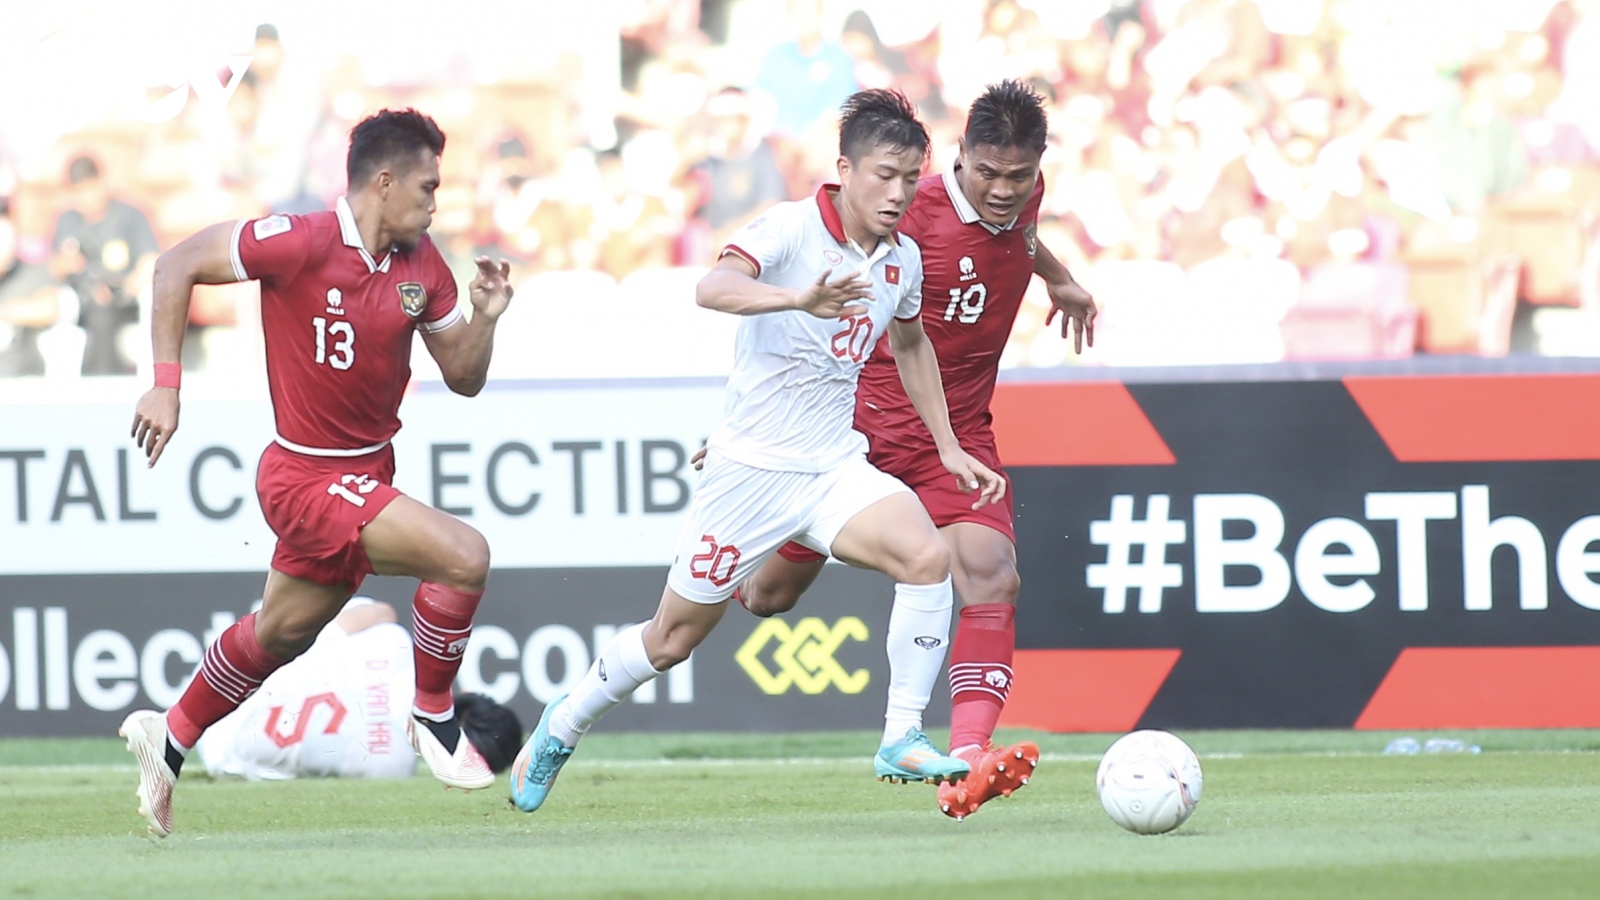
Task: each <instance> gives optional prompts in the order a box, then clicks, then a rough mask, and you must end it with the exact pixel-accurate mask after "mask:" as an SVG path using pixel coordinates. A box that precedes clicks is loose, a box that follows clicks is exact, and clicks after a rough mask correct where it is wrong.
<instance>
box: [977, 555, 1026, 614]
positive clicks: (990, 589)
mask: <svg viewBox="0 0 1600 900" xmlns="http://www.w3.org/2000/svg"><path fill="white" fill-rule="evenodd" d="M967 581H968V583H969V584H970V585H971V587H972V595H973V596H972V597H971V598H970V599H969V598H965V597H963V598H962V600H963V601H964V602H965V603H967V604H975V603H1011V604H1015V603H1016V602H1017V592H1018V591H1019V590H1021V588H1022V576H1021V575H1019V574H1017V567H1016V566H1014V565H1012V564H1011V561H1010V560H1006V562H1005V563H1004V564H1003V565H999V566H995V567H993V568H990V569H988V570H985V571H982V572H973V571H970V570H969V571H968V572H967Z"/></svg>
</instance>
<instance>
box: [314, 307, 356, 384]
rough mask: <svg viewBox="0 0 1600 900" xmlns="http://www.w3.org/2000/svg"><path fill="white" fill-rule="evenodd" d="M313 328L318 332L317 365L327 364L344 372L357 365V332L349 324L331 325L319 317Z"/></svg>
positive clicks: (315, 319)
mask: <svg viewBox="0 0 1600 900" xmlns="http://www.w3.org/2000/svg"><path fill="white" fill-rule="evenodd" d="M311 327H312V328H315V329H316V331H317V355H316V359H317V365H319V366H320V365H322V364H323V363H327V364H328V365H330V366H333V367H334V368H335V369H338V370H340V371H341V372H342V371H344V370H345V369H348V368H350V366H352V365H353V364H354V363H355V361H356V330H355V328H353V327H351V325H350V323H349V322H345V321H342V320H340V321H334V322H332V323H329V322H328V320H327V319H325V318H323V317H322V316H317V317H315V318H313V319H312V320H311ZM330 344H331V346H330Z"/></svg>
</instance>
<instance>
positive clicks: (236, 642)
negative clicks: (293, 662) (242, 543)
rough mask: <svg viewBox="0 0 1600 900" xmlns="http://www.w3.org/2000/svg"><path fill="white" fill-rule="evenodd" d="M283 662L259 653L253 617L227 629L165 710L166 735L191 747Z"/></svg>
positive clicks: (259, 646)
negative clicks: (198, 670) (194, 674)
mask: <svg viewBox="0 0 1600 900" xmlns="http://www.w3.org/2000/svg"><path fill="white" fill-rule="evenodd" d="M285 662H287V660H282V659H278V658H277V657H274V656H272V655H270V654H268V653H267V651H265V650H263V649H261V643H260V642H259V641H257V640H256V614H255V613H251V614H250V615H248V616H245V617H244V618H242V619H240V620H239V621H237V622H235V623H233V624H232V625H230V626H228V629H227V630H226V631H224V632H222V634H221V636H219V637H218V638H217V639H216V640H215V641H213V642H212V644H211V646H210V647H209V648H207V649H206V655H205V659H204V660H203V661H202V662H201V663H200V672H199V674H197V675H196V676H195V678H194V681H192V682H190V683H189V689H188V690H186V691H184V692H183V696H182V697H180V698H178V703H177V705H175V706H173V707H172V708H171V709H169V710H167V733H168V734H169V735H171V736H172V740H173V741H174V742H176V743H178V744H180V745H182V747H183V749H185V750H187V749H189V748H191V747H193V746H194V744H195V741H198V740H200V733H201V732H203V731H205V730H206V729H207V728H210V727H211V726H212V724H214V723H215V722H216V721H217V720H218V719H220V718H222V717H223V716H225V715H227V714H228V713H231V712H233V711H234V710H235V709H238V708H239V704H241V703H243V702H244V701H245V698H247V697H249V696H250V695H251V694H254V693H255V692H256V688H258V687H261V682H263V681H265V680H266V679H267V676H268V675H271V674H272V673H273V672H275V671H277V670H278V667H280V666H282V665H283V664H284V663H285Z"/></svg>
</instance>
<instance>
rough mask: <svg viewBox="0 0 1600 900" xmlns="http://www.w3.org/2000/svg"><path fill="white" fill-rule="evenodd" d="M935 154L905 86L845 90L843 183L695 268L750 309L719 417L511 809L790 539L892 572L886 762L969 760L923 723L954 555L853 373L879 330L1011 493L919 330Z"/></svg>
mask: <svg viewBox="0 0 1600 900" xmlns="http://www.w3.org/2000/svg"><path fill="white" fill-rule="evenodd" d="M927 150H928V134H927V131H926V130H925V129H924V128H923V126H922V124H921V123H920V122H918V121H917V119H916V112H915V110H914V109H913V108H912V107H911V105H910V103H909V102H907V101H906V99H905V98H904V97H903V96H901V95H900V94H898V93H894V92H892V91H863V92H861V93H858V94H856V95H854V96H852V97H851V98H850V99H849V100H848V101H846V103H845V105H844V110H843V115H842V117H841V119H840V128H839V153H840V158H839V162H838V169H839V180H840V183H839V185H837V186H833V185H829V186H826V187H824V188H823V189H822V190H820V191H818V192H817V195H816V197H815V198H814V199H810V200H804V201H799V202H795V203H780V204H778V205H777V206H775V207H773V208H772V209H771V210H769V211H768V212H767V213H766V214H765V215H764V216H762V217H760V218H758V219H757V220H756V221H754V222H752V223H751V224H750V225H748V226H746V227H745V228H744V230H743V231H741V232H740V233H739V234H738V235H737V236H736V237H735V238H734V240H733V242H732V243H730V245H729V246H728V248H727V249H726V250H724V251H723V255H722V258H721V259H720V260H719V261H718V263H717V265H716V267H715V268H713V269H712V271H711V272H710V273H709V274H708V275H706V277H705V278H704V279H703V280H702V281H701V282H700V284H699V286H698V288H697V291H696V299H697V300H698V302H699V303H700V305H701V306H705V307H708V308H711V309H716V310H720V311H723V312H729V313H734V314H737V315H742V316H745V317H746V318H745V319H744V321H743V322H741V323H740V328H739V335H738V340H737V344H736V350H735V361H734V371H733V374H732V376H731V377H730V378H729V380H728V394H727V416H726V419H725V420H724V421H723V423H722V424H721V425H720V426H719V427H718V428H717V429H716V430H715V431H714V432H713V433H712V435H711V438H710V440H709V442H708V446H707V455H706V463H705V468H704V472H703V475H702V477H701V481H700V486H699V488H698V489H697V490H696V491H695V495H694V499H693V502H692V503H691V505H690V508H689V514H688V522H687V524H686V526H685V528H684V531H683V533H682V535H681V536H680V538H679V540H678V545H677V550H676V558H675V559H674V561H673V564H672V569H671V571H670V572H669V573H668V575H667V588H666V590H665V591H664V592H663V595H662V598H661V604H660V606H659V607H658V608H657V610H656V615H655V618H654V619H652V620H651V621H649V622H647V623H643V624H640V625H635V626H633V627H631V628H626V629H623V630H622V631H619V632H618V633H617V634H616V636H615V637H614V638H613V639H612V640H611V641H610V642H609V643H608V644H606V646H605V647H603V648H601V650H600V652H599V653H598V654H596V658H595V662H594V665H592V666H591V667H590V668H589V671H588V672H586V673H585V674H584V676H583V678H582V679H580V680H579V682H578V684H577V685H576V686H575V687H574V688H573V690H572V693H571V694H569V695H568V696H567V697H565V698H563V699H560V700H557V701H553V702H552V703H550V705H549V706H547V707H546V708H545V711H544V714H543V716H542V717H541V718H540V720H539V725H538V727H537V728H535V729H534V733H533V736H532V737H530V738H529V739H528V743H527V745H526V746H524V747H523V750H522V753H521V754H519V755H518V757H517V761H516V763H515V764H513V766H512V775H511V795H512V800H513V801H514V802H515V803H516V805H517V806H518V807H519V808H521V809H523V810H527V811H530V812H531V811H533V810H535V809H538V808H539V807H540V805H542V804H543V803H544V800H545V798H546V796H548V794H549V791H550V788H551V786H552V785H553V784H554V782H555V778H556V775H557V773H558V772H559V771H560V769H561V766H562V765H564V764H565V763H566V760H567V759H568V758H569V757H570V756H571V755H572V750H573V748H574V747H575V746H576V745H577V743H578V739H579V738H580V737H581V736H582V735H583V733H584V732H586V731H587V730H588V729H589V726H590V725H592V724H593V723H594V721H595V720H596V719H598V718H599V717H600V716H601V715H602V714H603V713H605V712H606V711H607V710H609V709H611V708H612V707H614V706H616V705H617V704H618V703H620V702H621V701H622V700H623V699H624V698H626V697H627V696H628V695H629V694H631V693H632V692H633V691H634V690H635V689H637V688H638V687H639V685H641V684H644V683H645V682H647V681H649V680H650V679H652V678H655V677H656V676H657V675H659V674H661V672H662V671H664V670H666V669H668V668H670V667H672V666H674V665H676V664H678V663H679V662H682V661H683V660H685V659H687V658H688V656H689V653H690V652H691V651H692V650H693V649H694V648H695V647H696V646H698V645H699V644H700V642H701V641H703V640H704V639H705V637H706V636H707V635H708V634H710V633H711V630H712V629H713V628H714V627H715V626H716V624H717V622H718V620H720V619H721V618H722V614H723V611H724V610H725V608H726V606H727V600H728V598H729V597H730V596H732V594H733V593H734V591H735V590H736V589H737V587H738V584H739V582H740V580H741V579H743V578H744V577H746V576H747V575H749V574H751V573H753V572H755V571H756V570H757V569H759V568H760V566H761V563H762V561H763V560H765V559H766V558H767V557H769V556H771V555H772V554H773V553H774V552H776V551H777V549H778V548H779V547H780V546H782V545H783V544H784V543H786V542H787V541H789V540H796V541H799V542H801V543H804V544H806V545H807V546H810V547H813V548H815V549H817V550H818V551H820V552H824V553H830V554H831V555H833V556H836V557H838V558H840V559H843V560H845V561H847V562H851V563H854V564H857V565H861V566H864V567H867V568H873V569H877V570H878V571H881V572H884V573H885V574H887V575H889V576H890V577H892V578H894V580H895V582H896V585H895V603H894V609H893V612H892V613H891V614H890V618H889V631H888V639H887V643H888V653H889V668H890V675H889V704H888V711H887V713H886V715H885V728H884V737H883V743H882V745H881V746H880V748H879V750H878V754H877V757H876V759H875V761H874V767H875V769H876V771H877V774H878V777H879V778H880V779H883V780H890V781H924V782H935V783H937V782H944V781H948V780H951V779H958V778H961V777H962V776H964V775H966V774H967V771H968V765H967V763H966V762H964V761H962V760H960V759H957V758H955V757H950V756H945V755H944V754H941V753H940V752H939V751H938V750H937V749H935V748H934V746H933V744H932V743H931V742H930V741H929V740H928V738H927V736H926V735H924V734H923V733H922V713H923V710H924V709H925V708H926V707H927V704H928V699H929V696H930V695H931V693H932V690H933V685H934V682H935V681H936V680H937V679H938V676H939V671H940V669H941V668H942V666H943V662H944V654H945V645H946V643H947V641H948V637H949V629H950V614H951V605H952V595H951V587H950V575H949V565H950V559H949V552H948V550H946V548H945V545H944V542H943V541H942V540H941V539H940V537H939V534H938V531H937V530H936V529H935V528H934V525H933V522H932V521H931V520H930V519H929V518H928V513H927V511H926V510H925V509H924V508H923V506H922V504H921V502H920V501H918V500H917V497H916V495H915V494H913V493H911V491H910V490H909V489H907V488H906V486H905V485H904V484H902V483H901V482H900V481H899V480H898V479H895V478H893V477H891V476H889V475H885V474H884V473H882V472H880V471H878V470H877V469H875V468H873V467H872V465H871V464H870V463H868V462H867V459H866V449H867V443H866V439H865V438H864V437H863V436H862V435H861V434H860V432H857V431H856V430H855V428H854V418H855V388H856V378H857V376H858V375H859V374H860V371H861V367H862V364H863V363H864V361H865V360H866V358H867V357H868V356H869V355H870V354H871V351H872V348H873V347H874V346H875V345H876V343H877V341H878V338H879V337H881V336H882V335H883V334H885V333H887V334H888V335H889V340H890V343H891V344H892V345H893V347H894V351H895V357H896V360H897V363H898V365H899V368H900V374H901V377H902V379H903V380H904V382H905V385H906V390H907V393H908V395H909V396H910V398H911V401H912V403H913V404H915V406H916V408H917V411H918V412H919V413H920V414H921V416H922V418H923V420H924V421H925V422H926V423H927V425H928V429H929V431H930V432H931V433H932V434H933V435H934V439H935V442H936V443H937V444H938V446H939V451H940V459H941V461H942V462H943V463H944V465H945V467H946V468H947V469H948V470H949V471H950V473H951V476H952V477H953V478H956V479H959V482H960V484H961V485H962V487H963V488H964V489H965V490H968V491H971V492H974V498H975V501H976V505H982V504H984V503H987V502H990V501H993V500H995V499H997V498H999V497H1001V496H1003V494H1004V491H1005V482H1004V481H1003V480H1002V479H1001V478H1000V477H999V476H998V475H996V474H995V473H994V472H993V471H991V470H990V469H988V468H987V467H985V466H984V465H983V464H982V463H980V462H978V461H977V460H976V459H974V458H972V457H971V456H969V455H968V454H967V453H966V452H965V451H964V450H962V449H961V447H960V445H959V444H958V443H957V442H956V439H955V435H954V434H953V433H952V432H951V429H950V419H949V413H948V411H947V410H946V408H945V399H944V389H943V387H942V386H941V384H940V381H939V366H938V361H937V360H936V359H935V358H934V353H933V347H932V345H931V344H929V342H928V340H927V336H926V335H925V334H924V333H923V330H922V318H921V315H920V311H921V305H922V295H921V286H922V261H921V256H920V254H919V252H918V250H917V246H916V244H915V243H914V242H912V241H911V240H910V239H908V238H906V237H904V236H901V235H897V234H896V233H895V225H896V224H897V223H898V222H899V220H900V217H901V216H902V215H904V213H905V211H906V209H907V207H909V206H910V204H911V198H912V197H913V195H914V194H915V193H916V185H917V177H918V175H919V174H920V172H921V170H922V166H923V161H924V159H925V158H926V156H927ZM839 273H844V274H843V275H840V274H839Z"/></svg>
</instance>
